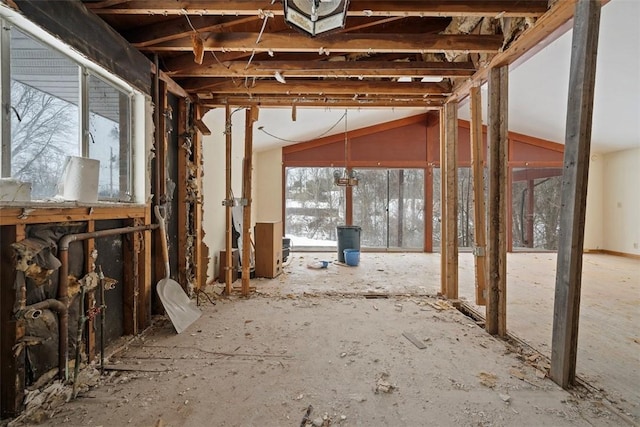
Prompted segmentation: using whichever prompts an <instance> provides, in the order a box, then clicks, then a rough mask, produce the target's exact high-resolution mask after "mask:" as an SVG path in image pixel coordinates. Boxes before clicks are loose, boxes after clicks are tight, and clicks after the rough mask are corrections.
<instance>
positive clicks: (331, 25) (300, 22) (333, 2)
mask: <svg viewBox="0 0 640 427" xmlns="http://www.w3.org/2000/svg"><path fill="white" fill-rule="evenodd" d="M283 3H284V19H285V21H287V23H288V24H289V25H292V26H295V27H296V28H298V29H301V30H303V31H304V32H306V33H308V34H309V35H311V36H312V37H314V36H316V35H317V34H319V33H325V32H327V31H332V30H337V29H338V28H344V26H345V22H346V19H347V9H348V8H349V0H284V1H283Z"/></svg>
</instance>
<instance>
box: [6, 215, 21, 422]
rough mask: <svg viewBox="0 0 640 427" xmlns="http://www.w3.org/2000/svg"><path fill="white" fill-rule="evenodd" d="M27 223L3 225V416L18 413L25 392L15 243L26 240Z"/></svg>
mask: <svg viewBox="0 0 640 427" xmlns="http://www.w3.org/2000/svg"><path fill="white" fill-rule="evenodd" d="M25 234H26V233H25V226H24V225H15V226H14V225H7V226H2V227H0V266H1V268H0V283H2V286H0V324H1V325H2V328H0V362H1V363H0V374H1V375H0V377H1V378H2V381H0V418H5V417H8V416H15V415H18V412H19V411H20V407H21V406H22V398H23V395H24V375H25V372H24V360H25V350H24V347H22V346H18V347H15V346H16V344H17V343H18V342H19V341H20V340H21V339H22V338H23V337H24V333H25V330H24V320H22V319H20V320H18V319H16V318H15V316H14V306H15V304H16V290H15V289H14V286H13V284H14V283H15V282H16V269H15V265H14V262H13V259H14V256H13V249H12V248H11V244H12V243H14V242H19V241H20V240H23V239H24V238H25V237H26V235H25Z"/></svg>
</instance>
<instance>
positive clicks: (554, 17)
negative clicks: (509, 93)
mask: <svg viewBox="0 0 640 427" xmlns="http://www.w3.org/2000/svg"><path fill="white" fill-rule="evenodd" d="M578 1H579V0H562V1H556V2H555V3H554V4H553V6H552V7H551V8H550V9H549V10H548V11H547V12H546V13H545V14H544V15H542V16H541V17H540V18H539V19H538V20H537V21H536V22H535V23H534V24H533V26H531V27H529V28H527V29H526V30H525V31H524V32H523V33H522V34H521V35H520V36H519V37H518V38H517V39H516V40H515V41H514V42H513V43H511V44H510V45H509V46H508V47H507V48H506V49H505V50H504V51H502V52H499V53H498V54H496V55H495V56H494V57H493V58H492V59H491V62H490V63H489V64H487V65H486V66H484V67H482V68H480V69H479V70H478V71H477V72H476V74H475V75H474V76H473V77H472V78H470V79H465V80H462V81H460V83H458V84H456V85H455V86H454V88H453V94H452V95H451V97H450V100H454V99H456V100H462V99H464V98H465V97H466V96H467V95H468V93H469V89H470V88H471V87H472V86H479V85H482V84H483V83H484V82H486V81H487V78H488V75H489V70H491V69H492V68H495V67H501V66H505V65H510V64H513V63H514V62H516V61H517V60H518V59H520V57H522V56H523V55H525V54H527V52H529V51H530V50H531V49H535V48H536V46H538V45H539V44H540V43H542V42H544V41H545V39H547V37H549V36H551V35H552V34H553V35H556V36H558V35H559V34H558V33H557V30H558V29H559V28H561V27H562V26H563V25H565V24H566V22H567V21H569V20H570V19H571V18H572V17H573V14H574V10H575V5H576V3H577V2H578ZM606 1H607V0H603V2H606Z"/></svg>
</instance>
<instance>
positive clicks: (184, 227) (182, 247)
mask: <svg viewBox="0 0 640 427" xmlns="http://www.w3.org/2000/svg"><path fill="white" fill-rule="evenodd" d="M175 114H177V117H178V130H177V131H178V153H177V159H176V161H177V163H178V164H177V167H178V183H177V191H178V212H177V214H178V244H177V248H176V249H177V252H178V254H177V255H178V283H183V284H186V283H188V282H189V274H188V273H187V264H193V262H194V260H193V259H190V260H189V263H187V258H188V254H189V250H188V243H187V241H188V240H189V236H190V234H191V230H190V227H189V217H190V213H191V209H192V208H193V205H192V204H191V203H190V201H189V200H188V197H187V195H188V193H187V190H188V189H189V188H190V184H191V183H190V182H189V179H190V177H189V163H190V161H191V159H190V155H191V153H192V151H193V140H192V139H186V138H185V137H184V136H185V135H188V134H187V114H188V111H187V102H186V101H185V100H184V99H180V100H178V111H176V112H175ZM194 243H195V242H191V244H192V245H193V244H194ZM186 292H187V293H188V292H189V291H188V290H186Z"/></svg>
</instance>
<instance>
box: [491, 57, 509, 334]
mask: <svg viewBox="0 0 640 427" xmlns="http://www.w3.org/2000/svg"><path fill="white" fill-rule="evenodd" d="M508 73H509V70H508V66H504V67H499V68H494V69H492V70H491V71H490V72H489V126H488V135H487V137H488V138H487V139H488V151H489V159H488V165H489V199H488V204H489V206H488V220H489V222H488V241H487V253H488V257H487V263H488V281H489V283H488V287H489V289H488V293H487V315H486V329H487V332H489V333H490V334H492V335H496V334H498V335H499V336H501V337H503V336H506V334H507V326H506V308H507V294H506V292H507V230H506V229H507V222H508V221H507V206H506V203H507V192H508V188H509V186H508V180H507V171H508V168H507V158H508V155H507V151H508V139H507V138H508V135H507V132H508V129H507V125H508V121H507V112H508Z"/></svg>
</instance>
